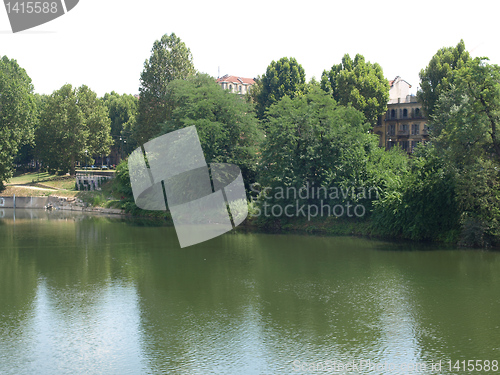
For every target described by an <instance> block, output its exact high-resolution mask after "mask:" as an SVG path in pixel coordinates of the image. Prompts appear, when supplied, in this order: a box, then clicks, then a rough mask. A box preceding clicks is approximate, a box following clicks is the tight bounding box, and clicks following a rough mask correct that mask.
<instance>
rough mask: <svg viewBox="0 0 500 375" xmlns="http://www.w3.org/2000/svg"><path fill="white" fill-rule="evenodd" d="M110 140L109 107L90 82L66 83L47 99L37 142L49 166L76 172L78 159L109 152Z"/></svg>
mask: <svg viewBox="0 0 500 375" xmlns="http://www.w3.org/2000/svg"><path fill="white" fill-rule="evenodd" d="M111 143H112V139H111V137H110V120H109V117H108V110H107V108H106V106H105V105H104V102H103V101H102V99H99V98H97V95H96V94H95V93H94V92H93V91H92V90H90V89H89V88H88V87H87V86H81V87H79V88H78V89H73V88H72V86H71V85H69V84H66V85H64V86H63V87H61V88H60V89H59V90H57V91H54V93H52V95H51V96H50V97H49V98H48V99H47V102H46V103H45V105H44V108H43V111H42V113H41V117H40V125H39V126H38V128H37V131H36V145H37V154H38V155H39V157H40V158H41V160H43V162H44V164H45V165H46V166H48V167H49V168H50V170H53V171H55V170H60V171H63V172H66V171H68V172H70V173H71V174H74V173H75V167H76V162H77V161H82V162H85V160H87V161H88V160H89V158H91V157H92V156H93V155H97V154H106V153H108V152H109V147H110V145H111Z"/></svg>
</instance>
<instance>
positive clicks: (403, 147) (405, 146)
mask: <svg viewBox="0 0 500 375" xmlns="http://www.w3.org/2000/svg"><path fill="white" fill-rule="evenodd" d="M408 143H409V142H408V141H402V142H401V148H402V149H403V150H405V151H406V152H408Z"/></svg>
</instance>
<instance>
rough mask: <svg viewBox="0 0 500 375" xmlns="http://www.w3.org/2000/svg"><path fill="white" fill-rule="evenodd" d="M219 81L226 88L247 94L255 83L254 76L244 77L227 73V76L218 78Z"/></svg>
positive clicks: (233, 91) (236, 92)
mask: <svg viewBox="0 0 500 375" xmlns="http://www.w3.org/2000/svg"><path fill="white" fill-rule="evenodd" d="M217 83H218V84H219V85H221V87H222V88H223V89H225V90H229V91H230V92H232V93H235V94H240V95H245V94H246V93H247V92H250V88H251V87H252V85H253V84H254V83H255V80H254V79H253V78H243V77H237V76H230V75H228V74H226V75H225V76H222V77H220V78H217Z"/></svg>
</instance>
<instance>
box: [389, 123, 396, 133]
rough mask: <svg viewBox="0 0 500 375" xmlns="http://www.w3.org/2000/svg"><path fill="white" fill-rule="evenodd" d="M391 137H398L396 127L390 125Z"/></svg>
mask: <svg viewBox="0 0 500 375" xmlns="http://www.w3.org/2000/svg"><path fill="white" fill-rule="evenodd" d="M389 135H396V125H394V124H392V125H389Z"/></svg>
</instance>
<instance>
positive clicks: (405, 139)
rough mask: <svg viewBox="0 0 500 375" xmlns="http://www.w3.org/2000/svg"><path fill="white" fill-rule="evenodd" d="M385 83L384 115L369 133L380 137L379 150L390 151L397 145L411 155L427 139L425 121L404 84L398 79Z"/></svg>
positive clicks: (418, 106) (416, 102) (409, 86)
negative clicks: (386, 88)
mask: <svg viewBox="0 0 500 375" xmlns="http://www.w3.org/2000/svg"><path fill="white" fill-rule="evenodd" d="M389 83H390V90H389V103H388V104H387V112H386V113H385V114H384V115H383V116H381V117H380V118H379V121H378V123H377V125H376V126H375V127H374V129H373V131H374V133H375V134H378V135H379V136H380V147H384V148H385V149H386V150H390V149H391V148H392V147H394V146H396V145H397V146H399V147H401V148H402V149H403V150H405V151H406V152H407V153H409V154H411V153H412V152H413V150H414V148H415V147H416V146H417V145H418V144H419V143H423V142H426V141H428V139H429V129H428V127H427V119H426V118H425V117H424V114H423V111H422V105H421V104H420V103H419V102H418V101H417V97H416V96H415V95H411V94H410V88H411V85H410V84H409V83H408V82H406V81H405V80H403V79H401V77H399V76H398V77H396V78H395V79H394V80H392V81H390V82H389Z"/></svg>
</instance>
